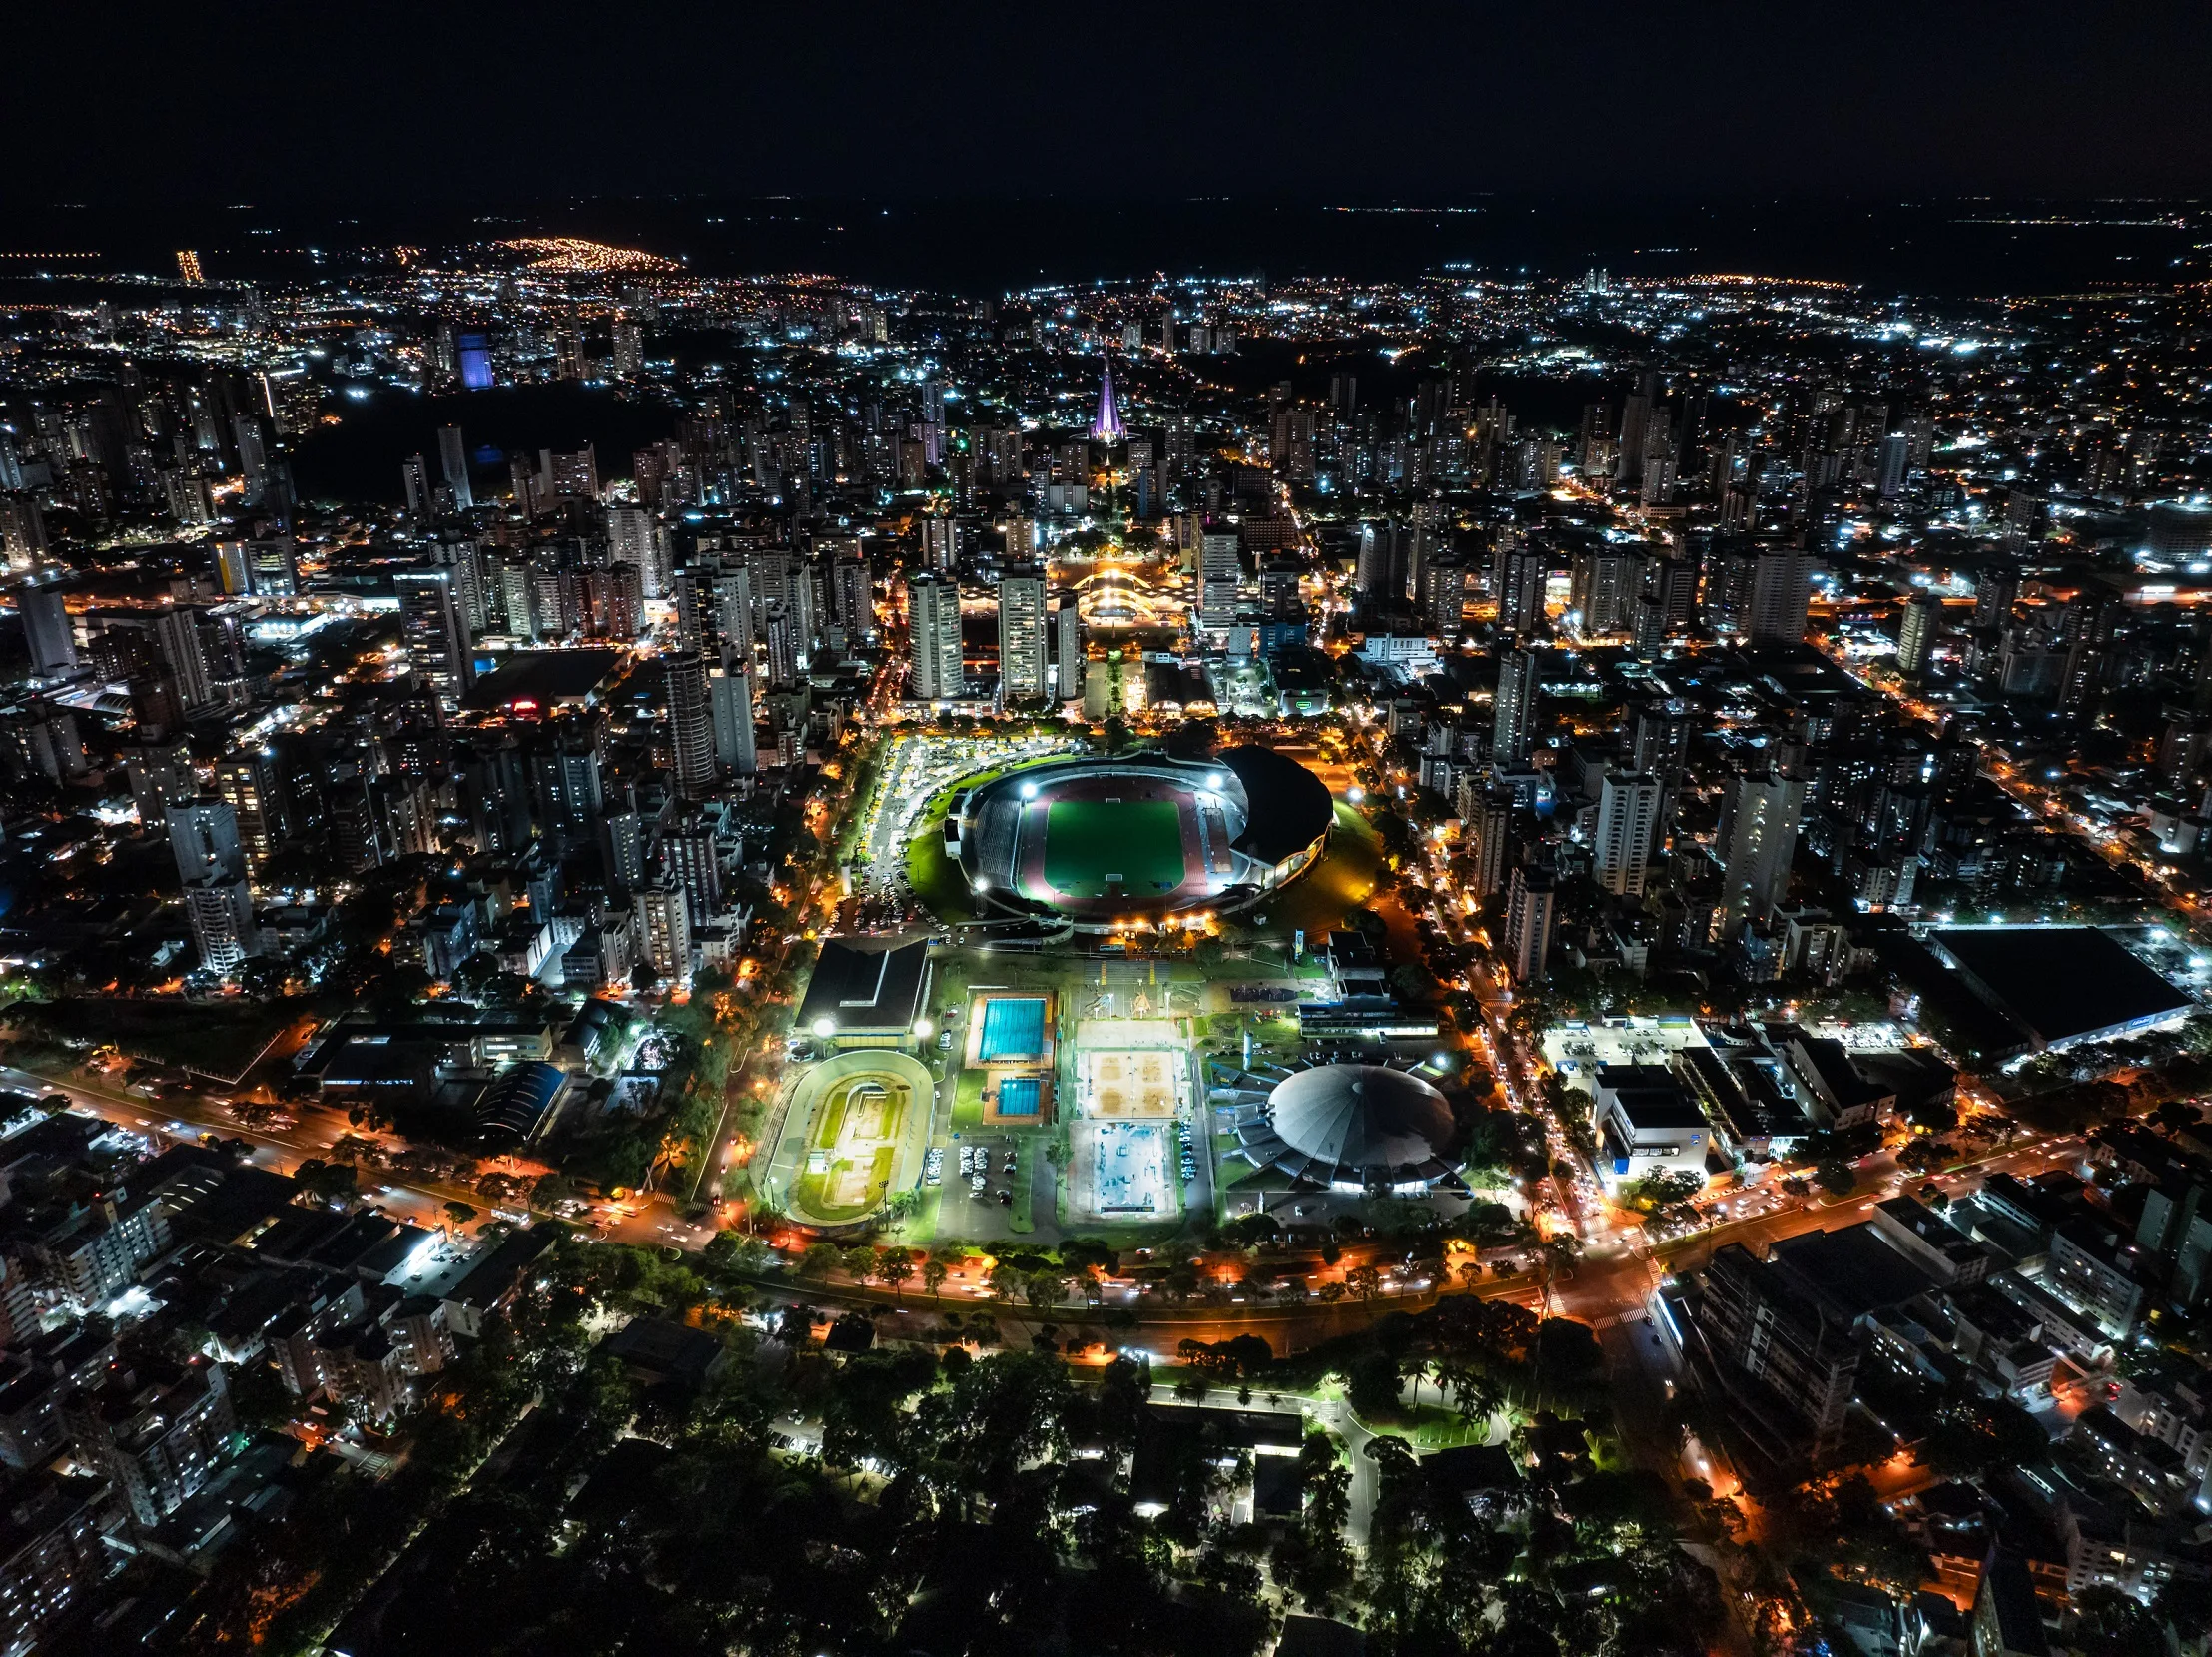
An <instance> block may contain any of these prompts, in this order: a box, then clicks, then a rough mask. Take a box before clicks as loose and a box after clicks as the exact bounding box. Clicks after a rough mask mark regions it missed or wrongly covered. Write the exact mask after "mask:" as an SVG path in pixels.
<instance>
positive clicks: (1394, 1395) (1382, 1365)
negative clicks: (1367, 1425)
mask: <svg viewBox="0 0 2212 1657" xmlns="http://www.w3.org/2000/svg"><path fill="white" fill-rule="evenodd" d="M1344 1398H1345V1401H1346V1402H1347V1403H1349V1404H1350V1405H1351V1406H1352V1408H1353V1409H1354V1410H1355V1411H1357V1412H1358V1413H1359V1414H1360V1415H1362V1416H1365V1417H1367V1418H1368V1419H1370V1420H1371V1419H1374V1418H1375V1417H1377V1416H1381V1415H1388V1414H1394V1413H1395V1412H1396V1411H1397V1407H1398V1361H1397V1359H1396V1358H1394V1357H1392V1356H1391V1355H1390V1354H1389V1353H1388V1352H1386V1351H1384V1350H1383V1349H1382V1348H1381V1347H1379V1346H1370V1347H1368V1348H1367V1350H1365V1351H1363V1352H1361V1353H1360V1354H1359V1355H1358V1356H1357V1357H1355V1358H1353V1359H1352V1360H1351V1363H1350V1364H1349V1365H1348V1366H1347V1367H1346V1368H1345V1370H1344Z"/></svg>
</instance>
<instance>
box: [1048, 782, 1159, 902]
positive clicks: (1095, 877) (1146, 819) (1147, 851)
mask: <svg viewBox="0 0 2212 1657" xmlns="http://www.w3.org/2000/svg"><path fill="white" fill-rule="evenodd" d="M1183 874H1184V869H1183V864H1182V822H1181V817H1180V814H1179V812H1178V811H1177V809H1176V806H1175V802H1174V801H1173V800H1118V801H1106V800H1056V801H1055V802H1054V803H1053V804H1052V805H1051V806H1049V807H1047V808H1046V812H1045V879H1046V881H1047V883H1048V884H1049V885H1051V886H1052V888H1053V889H1054V890H1055V891H1057V892H1065V893H1070V894H1073V895H1074V896H1076V897H1079V898H1103V897H1105V896H1106V891H1107V889H1108V887H1109V886H1112V885H1118V886H1119V887H1120V889H1121V892H1122V893H1123V895H1125V896H1127V897H1132V898H1151V897H1158V896H1160V895H1162V894H1164V893H1167V892H1171V891H1173V890H1174V889H1175V888H1176V887H1178V886H1180V885H1181V884H1182V879H1183ZM1111 876H1119V877H1120V878H1119V880H1118V881H1114V880H1111V879H1109V877H1111Z"/></svg>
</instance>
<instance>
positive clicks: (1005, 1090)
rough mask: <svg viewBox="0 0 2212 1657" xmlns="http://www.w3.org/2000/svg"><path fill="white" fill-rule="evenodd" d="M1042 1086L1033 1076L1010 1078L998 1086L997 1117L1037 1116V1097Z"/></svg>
mask: <svg viewBox="0 0 2212 1657" xmlns="http://www.w3.org/2000/svg"><path fill="white" fill-rule="evenodd" d="M1043 1086H1044V1085H1043V1084H1042V1083H1041V1082H1039V1081H1038V1079H1037V1078H1036V1077H1034V1076H1020V1077H1011V1078H1009V1079H1008V1080H1006V1081H1004V1082H1001V1083H1000V1084H999V1115H1001V1116H1003V1117H1033V1116H1035V1115H1037V1101H1038V1095H1039V1093H1040V1092H1041V1091H1042V1089H1043Z"/></svg>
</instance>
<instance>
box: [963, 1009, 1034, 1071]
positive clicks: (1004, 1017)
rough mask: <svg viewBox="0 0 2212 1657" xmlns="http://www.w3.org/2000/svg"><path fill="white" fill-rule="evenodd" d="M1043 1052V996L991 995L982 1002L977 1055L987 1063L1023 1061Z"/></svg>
mask: <svg viewBox="0 0 2212 1657" xmlns="http://www.w3.org/2000/svg"><path fill="white" fill-rule="evenodd" d="M1044 1055H1045V998H1044V997H1043V996H994V997H992V998H991V999H990V1000H989V1001H987V1002H985V1003H984V1004H983V1038H982V1041H981V1043H980V1045H979V1046H978V1049H977V1053H976V1057H977V1058H978V1059H979V1060H981V1061H982V1062H983V1063H985V1064H987V1065H995V1064H1008V1063H1024V1062H1027V1061H1029V1060H1033V1059H1041V1058H1043V1057H1044Z"/></svg>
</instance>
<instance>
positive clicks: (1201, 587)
mask: <svg viewBox="0 0 2212 1657" xmlns="http://www.w3.org/2000/svg"><path fill="white" fill-rule="evenodd" d="M1243 581H1244V549H1243V546H1242V543H1241V542H1239V540H1238V539H1237V537H1236V534H1235V532H1234V531H1233V530H1232V531H1229V532H1228V533H1222V532H1220V531H1218V530H1213V529H1208V530H1207V531H1206V532H1205V535H1204V537H1203V538H1202V539H1201V540H1200V541H1199V543H1198V615H1197V622H1198V625H1199V626H1200V627H1201V628H1203V629H1204V630H1205V631H1206V632H1207V633H1209V634H1210V633H1221V634H1225V633H1227V631H1228V630H1229V629H1230V628H1231V627H1233V626H1235V625H1236V598H1237V592H1238V589H1239V588H1240V587H1241V586H1242V585H1243Z"/></svg>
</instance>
